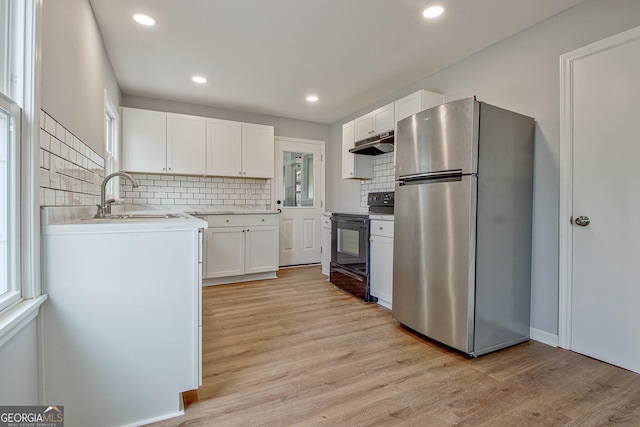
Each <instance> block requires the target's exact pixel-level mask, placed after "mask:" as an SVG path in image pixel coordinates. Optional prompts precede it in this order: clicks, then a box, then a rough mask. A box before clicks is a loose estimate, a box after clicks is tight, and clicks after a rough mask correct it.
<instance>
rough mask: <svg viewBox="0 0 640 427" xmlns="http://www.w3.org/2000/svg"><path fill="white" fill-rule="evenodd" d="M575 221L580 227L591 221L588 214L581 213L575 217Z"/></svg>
mask: <svg viewBox="0 0 640 427" xmlns="http://www.w3.org/2000/svg"><path fill="white" fill-rule="evenodd" d="M575 222H576V225H579V226H580V227H586V226H587V225H589V224H590V223H591V220H590V219H589V217H588V216H584V215H581V216H579V217H578V218H576V221H575Z"/></svg>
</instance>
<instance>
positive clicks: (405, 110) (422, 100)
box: [395, 89, 444, 122]
mask: <svg viewBox="0 0 640 427" xmlns="http://www.w3.org/2000/svg"><path fill="white" fill-rule="evenodd" d="M443 102H444V95H442V94H441V93H435V92H429V91H426V90H424V89H421V90H419V91H417V92H414V93H412V94H411V95H407V96H405V97H404V98H401V99H399V100H397V101H396V102H395V120H396V122H399V121H400V120H402V119H406V118H407V117H409V116H412V115H414V114H416V113H419V112H420V111H423V110H428V109H429V108H432V107H435V106H437V105H440V104H442V103H443Z"/></svg>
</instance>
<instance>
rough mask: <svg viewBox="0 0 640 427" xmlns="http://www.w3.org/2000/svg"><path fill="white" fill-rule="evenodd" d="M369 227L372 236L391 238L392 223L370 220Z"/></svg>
mask: <svg viewBox="0 0 640 427" xmlns="http://www.w3.org/2000/svg"><path fill="white" fill-rule="evenodd" d="M370 227H371V228H370V233H371V235H372V236H382V237H393V221H381V220H378V219H372V220H371V226H370Z"/></svg>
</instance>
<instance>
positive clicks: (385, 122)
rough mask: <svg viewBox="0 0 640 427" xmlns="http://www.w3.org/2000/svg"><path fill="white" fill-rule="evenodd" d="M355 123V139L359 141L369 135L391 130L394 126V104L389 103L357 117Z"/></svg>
mask: <svg viewBox="0 0 640 427" xmlns="http://www.w3.org/2000/svg"><path fill="white" fill-rule="evenodd" d="M354 123H355V140H356V141H361V140H363V139H367V138H369V137H371V136H374V135H378V134H381V133H383V132H388V131H390V130H393V128H394V127H395V124H396V122H395V119H394V105H393V102H392V103H391V104H388V105H385V106H384V107H380V108H378V109H377V110H374V111H372V112H370V113H369V114H365V115H364V116H361V117H358V118H357V119H355V121H354Z"/></svg>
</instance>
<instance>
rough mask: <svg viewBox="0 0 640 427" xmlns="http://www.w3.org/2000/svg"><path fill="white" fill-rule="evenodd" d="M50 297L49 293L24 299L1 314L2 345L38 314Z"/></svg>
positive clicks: (0, 331) (0, 340) (0, 344)
mask: <svg viewBox="0 0 640 427" xmlns="http://www.w3.org/2000/svg"><path fill="white" fill-rule="evenodd" d="M47 298H48V295H47V294H43V295H40V296H39V297H36V298H31V299H27V300H22V301H20V302H19V303H18V304H16V305H15V306H14V307H11V308H9V309H7V310H6V313H4V314H3V315H2V316H0V347H2V346H3V345H5V344H6V343H7V341H9V340H10V339H11V338H12V337H13V336H14V335H15V334H17V333H18V332H20V330H21V329H22V328H24V327H25V326H26V325H27V324H28V323H29V322H31V321H32V320H33V319H35V317H36V316H37V315H38V311H39V310H40V306H41V305H42V303H44V302H45V301H46V300H47Z"/></svg>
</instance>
